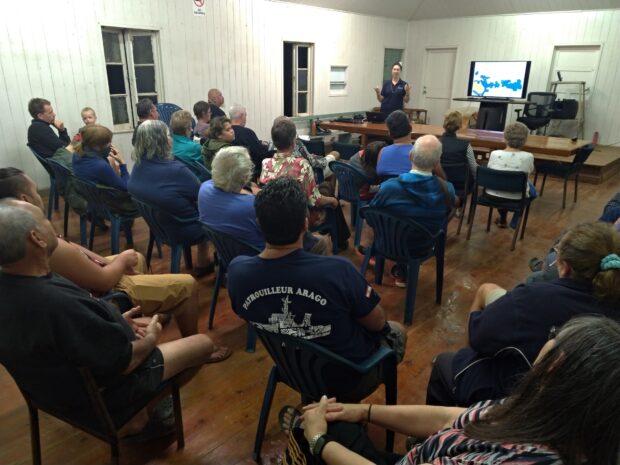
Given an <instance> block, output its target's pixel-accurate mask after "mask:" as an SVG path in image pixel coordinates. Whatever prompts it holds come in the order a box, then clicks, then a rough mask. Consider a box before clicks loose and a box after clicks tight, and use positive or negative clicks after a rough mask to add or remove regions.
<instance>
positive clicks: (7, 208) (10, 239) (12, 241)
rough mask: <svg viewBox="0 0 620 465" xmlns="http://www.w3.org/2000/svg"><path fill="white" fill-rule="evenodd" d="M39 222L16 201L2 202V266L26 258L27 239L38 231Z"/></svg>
mask: <svg viewBox="0 0 620 465" xmlns="http://www.w3.org/2000/svg"><path fill="white" fill-rule="evenodd" d="M37 227H38V224H37V220H36V219H35V218H34V216H32V213H30V212H29V211H28V210H26V209H24V208H20V207H19V206H18V205H16V204H15V199H9V198H7V199H3V200H1V201H0V230H1V231H2V234H0V265H9V264H11V263H15V262H17V261H19V260H21V259H22V258H24V257H25V256H26V238H27V237H28V235H29V234H30V232H31V231H33V230H35V229H37Z"/></svg>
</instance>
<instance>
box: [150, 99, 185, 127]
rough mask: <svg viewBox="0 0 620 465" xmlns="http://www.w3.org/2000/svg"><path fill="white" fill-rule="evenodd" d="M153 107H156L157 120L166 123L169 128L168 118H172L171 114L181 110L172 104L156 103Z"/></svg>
mask: <svg viewBox="0 0 620 465" xmlns="http://www.w3.org/2000/svg"><path fill="white" fill-rule="evenodd" d="M155 106H156V107H157V112H158V113H159V120H160V121H163V122H164V123H166V125H167V126H170V118H172V113H174V112H175V111H179V110H182V109H183V108H181V107H180V106H178V105H175V104H174V103H157V104H156V105H155Z"/></svg>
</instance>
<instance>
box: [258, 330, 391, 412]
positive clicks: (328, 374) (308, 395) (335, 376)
mask: <svg viewBox="0 0 620 465" xmlns="http://www.w3.org/2000/svg"><path fill="white" fill-rule="evenodd" d="M255 327H256V332H257V334H258V337H259V338H260V340H261V341H262V343H263V345H264V346H265V349H267V352H269V355H271V358H272V359H273V361H274V363H275V365H276V367H277V369H278V374H279V377H280V379H281V380H282V381H283V382H284V383H286V384H287V385H288V386H289V387H291V388H292V389H294V390H295V391H297V392H299V393H301V396H302V399H303V401H304V402H310V401H318V400H319V399H320V398H321V396H323V395H327V396H328V397H336V398H337V399H338V400H339V401H342V402H359V401H360V400H362V399H364V398H365V397H367V396H368V395H370V394H371V393H372V392H374V391H375V389H376V388H377V386H379V385H380V384H381V383H382V382H383V379H382V376H383V374H384V373H385V374H387V373H389V372H390V370H389V369H383V365H384V364H385V363H389V364H393V365H392V367H394V368H395V366H396V356H395V354H394V351H393V350H392V349H389V348H387V347H381V348H379V349H378V350H377V352H376V353H375V354H373V355H372V356H371V358H370V359H369V360H368V361H367V362H366V363H363V364H355V363H352V362H350V361H349V360H346V359H345V358H343V357H340V356H339V355H337V354H334V353H333V352H330V351H328V350H326V349H325V348H323V347H321V346H320V345H318V344H316V343H314V342H311V341H309V340H305V339H301V338H297V337H293V336H288V335H284V334H277V333H272V332H269V331H266V330H264V329H262V328H260V327H259V326H256V325H255Z"/></svg>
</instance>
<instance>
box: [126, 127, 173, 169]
mask: <svg viewBox="0 0 620 465" xmlns="http://www.w3.org/2000/svg"><path fill="white" fill-rule="evenodd" d="M131 158H132V159H133V161H134V162H135V163H136V165H139V164H140V162H141V161H142V160H170V159H172V156H171V155H170V140H169V136H168V126H166V123H164V122H163V121H159V120H147V121H144V122H143V123H142V124H140V126H138V130H137V131H136V144H135V145H134V146H133V152H131Z"/></svg>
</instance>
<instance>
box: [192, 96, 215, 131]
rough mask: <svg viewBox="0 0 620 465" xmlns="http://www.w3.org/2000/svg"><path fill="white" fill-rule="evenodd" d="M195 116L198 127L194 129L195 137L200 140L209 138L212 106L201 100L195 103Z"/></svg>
mask: <svg viewBox="0 0 620 465" xmlns="http://www.w3.org/2000/svg"><path fill="white" fill-rule="evenodd" d="M193 110H194V116H195V117H196V127H195V128H194V135H195V136H196V137H198V138H199V139H202V138H206V137H207V130H208V129H209V121H211V105H209V104H208V103H207V102H205V101H204V100H199V101H198V102H196V103H194V108H193Z"/></svg>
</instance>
